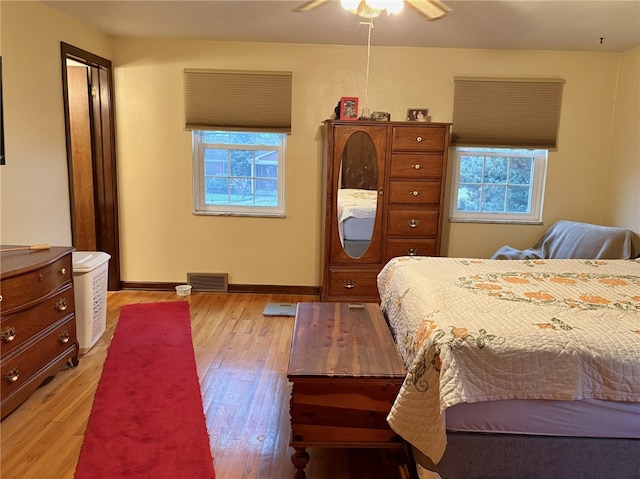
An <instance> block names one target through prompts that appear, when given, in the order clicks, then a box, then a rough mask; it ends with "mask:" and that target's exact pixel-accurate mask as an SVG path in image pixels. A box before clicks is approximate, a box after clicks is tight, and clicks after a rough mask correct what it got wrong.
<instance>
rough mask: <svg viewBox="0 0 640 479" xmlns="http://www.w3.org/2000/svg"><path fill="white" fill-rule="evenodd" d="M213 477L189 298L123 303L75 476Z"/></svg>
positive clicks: (106, 478) (115, 478) (87, 478)
mask: <svg viewBox="0 0 640 479" xmlns="http://www.w3.org/2000/svg"><path fill="white" fill-rule="evenodd" d="M214 477H215V472H214V469H213V459H212V457H211V450H210V446H209V436H208V435H207V429H206V424H205V419H204V413H203V410H202V397H201V395H200V384H199V382H198V375H197V371H196V362H195V357H194V351H193V343H192V338H191V322H190V319H189V303H187V302H186V301H176V302H167V303H146V304H132V305H127V306H124V307H123V308H122V311H121V312H120V319H119V321H118V325H117V327H116V331H115V334H114V336H113V340H112V342H111V345H110V346H109V351H108V354H107V359H106V361H105V364H104V369H103V371H102V376H101V377H100V382H99V383H98V389H97V391H96V396H95V399H94V401H93V407H92V410H91V415H90V416H89V423H88V425H87V431H86V433H85V437H84V442H83V443H82V449H81V451H80V459H79V460H78V465H77V466H76V474H75V478H76V479H118V478H126V479H138V478H140V479H142V478H145V479H146V478H153V479H161V478H162V479H164V478H166V479H183V478H184V479H213V478H214Z"/></svg>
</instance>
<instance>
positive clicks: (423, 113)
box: [407, 108, 429, 121]
mask: <svg viewBox="0 0 640 479" xmlns="http://www.w3.org/2000/svg"><path fill="white" fill-rule="evenodd" d="M407 121H429V109H428V108H409V109H408V110H407Z"/></svg>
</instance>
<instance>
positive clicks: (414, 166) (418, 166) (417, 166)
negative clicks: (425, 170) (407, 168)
mask: <svg viewBox="0 0 640 479" xmlns="http://www.w3.org/2000/svg"><path fill="white" fill-rule="evenodd" d="M411 168H413V169H415V170H419V169H420V168H422V166H420V165H411Z"/></svg>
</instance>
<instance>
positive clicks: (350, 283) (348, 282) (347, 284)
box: [343, 279, 356, 289]
mask: <svg viewBox="0 0 640 479" xmlns="http://www.w3.org/2000/svg"><path fill="white" fill-rule="evenodd" d="M343 286H344V287H345V289H353V288H355V287H356V282H355V281H354V280H352V279H348V280H346V281H345V282H344V283H343Z"/></svg>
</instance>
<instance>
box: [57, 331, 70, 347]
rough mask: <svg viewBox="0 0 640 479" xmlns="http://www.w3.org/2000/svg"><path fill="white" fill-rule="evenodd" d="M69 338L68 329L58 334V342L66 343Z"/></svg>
mask: <svg viewBox="0 0 640 479" xmlns="http://www.w3.org/2000/svg"><path fill="white" fill-rule="evenodd" d="M70 338H71V336H70V335H69V331H63V332H62V333H61V334H60V336H58V342H59V343H60V344H67V343H68V342H69V339H70Z"/></svg>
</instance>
